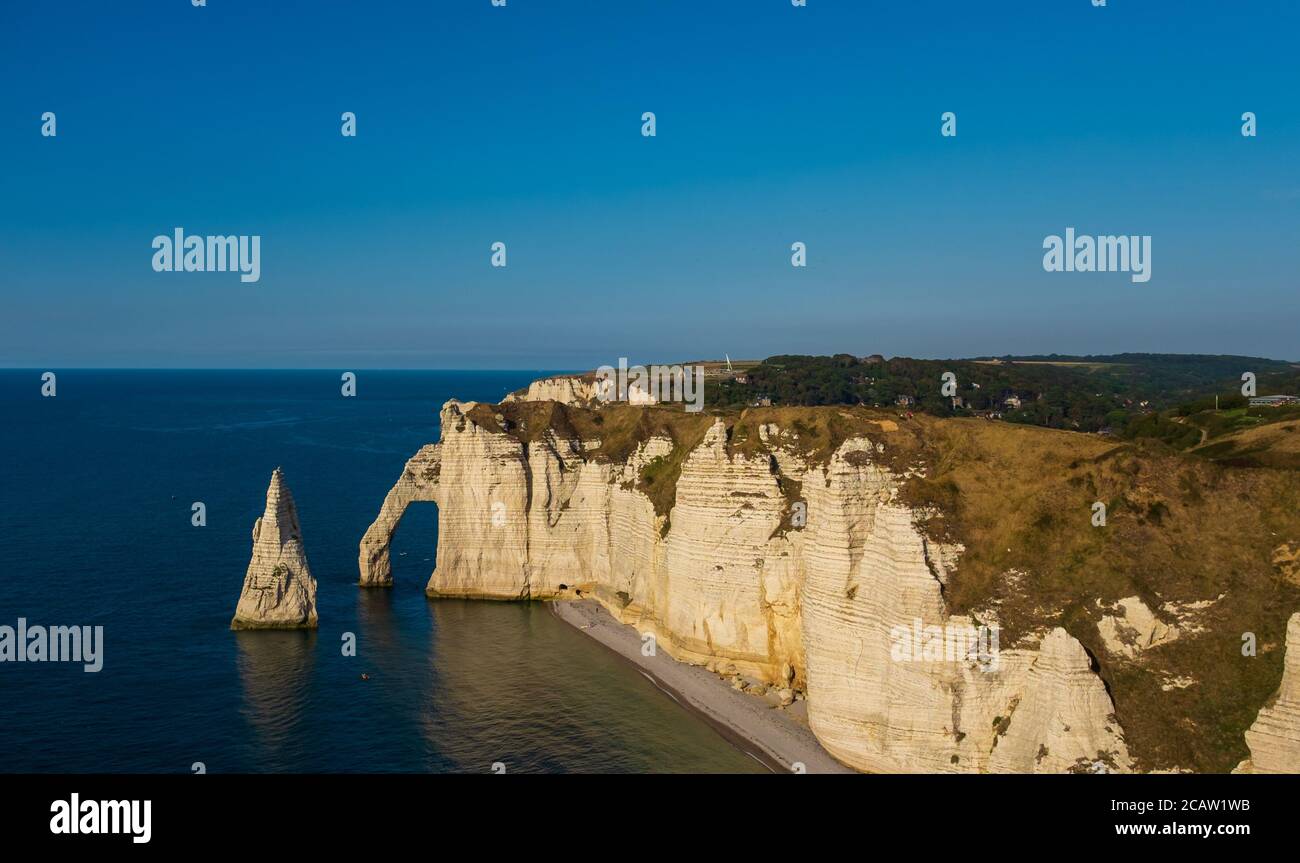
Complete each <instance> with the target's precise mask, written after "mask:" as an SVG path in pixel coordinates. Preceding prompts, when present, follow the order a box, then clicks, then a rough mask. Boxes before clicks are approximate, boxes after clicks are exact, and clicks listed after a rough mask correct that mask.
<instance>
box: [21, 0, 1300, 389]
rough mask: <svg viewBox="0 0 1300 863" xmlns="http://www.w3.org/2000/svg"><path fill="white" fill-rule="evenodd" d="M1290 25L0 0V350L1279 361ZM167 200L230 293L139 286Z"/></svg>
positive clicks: (448, 362)
mask: <svg viewBox="0 0 1300 863" xmlns="http://www.w3.org/2000/svg"><path fill="white" fill-rule="evenodd" d="M1298 33H1300V4H1296V3H1293V2H1284V0H1276V2H1234V3H1225V2H1206V1H1205V0H1189V2H1177V3H1175V2H1154V0H1147V2H1137V0H1109V4H1108V6H1107V7H1105V8H1094V7H1093V6H1092V5H1091V2H1090V0H1033V2H1030V0H1024V2H1020V0H1013V2H998V3H977V2H957V0H949V2H927V0H912V2H907V3H897V2H883V0H881V2H876V0H853V2H850V0H808V6H807V7H806V8H794V7H792V6H791V5H790V4H789V2H788V0H745V2H740V0H680V2H678V0H657V2H651V0H617V2H615V0H607V2H597V0H588V2H578V0H573V2H564V0H509V2H508V5H507V7H505V8H494V7H492V6H491V4H490V2H489V0H443V2H388V3H386V2H368V3H343V2H275V3H270V2H236V0H209V4H208V6H207V7H206V8H193V7H192V6H191V5H190V3H189V2H188V0H168V2H143V0H135V2H131V3H103V2H84V3H83V2H67V3H62V2H61V3H33V4H18V3H8V4H6V5H5V10H4V12H3V20H0V75H2V76H3V81H4V86H3V87H0V165H3V168H2V169H0V286H2V287H0V365H8V366H22V367H60V366H61V367H69V366H107V367H123V366H138V367H191V366H193V367H223V368H227V367H228V368H234V367H254V368H260V367H268V368H272V367H273V368H307V367H322V368H340V367H341V368H353V367H356V368H404V367H430V368H585V367H594V366H596V365H600V364H602V363H607V362H610V363H612V362H616V361H617V358H618V357H619V356H627V357H630V358H631V359H632V362H651V361H658V360H674V359H675V360H681V359H691V358H700V357H714V356H721V355H722V354H723V353H729V354H730V355H731V356H732V357H733V358H734V357H762V356H768V355H771V354H775V353H833V352H840V351H843V352H850V353H856V354H868V353H883V354H885V355H904V356H917V357H960V356H974V355H984V354H1004V353H1039V352H1052V351H1056V352H1061V353H1107V352H1115V351H1126V350H1133V351H1173V352H1197V353H1238V354H1253V355H1265V356H1271V357H1277V358H1289V359H1297V358H1300V349H1297V338H1296V329H1297V321H1300V292H1298V291H1297V280H1298V275H1297V274H1300V64H1298V63H1297V62H1296V60H1295V48H1294V42H1295V38H1296V35H1297V34H1298ZM45 111H53V112H55V113H56V115H57V118H58V119H57V123H58V135H57V137H55V138H47V137H42V136H41V135H40V125H41V123H40V117H41V114H42V112H45ZM344 111H353V112H355V113H356V115H357V118H358V134H357V136H356V137H355V138H345V137H343V136H341V135H340V134H339V125H340V121H339V117H340V114H341V113H342V112H344ZM643 111H653V112H655V113H656V116H657V120H658V134H657V136H656V137H654V138H645V137H642V136H641V134H640V129H641V120H640V117H641V114H642V112H643ZM944 111H953V112H955V113H956V114H957V123H958V125H957V130H958V135H957V137H956V138H943V137H941V136H940V134H939V128H940V115H941V114H942V113H943V112H944ZM1244 111H1253V112H1255V113H1256V115H1257V116H1258V123H1259V134H1258V136H1257V137H1255V138H1245V137H1243V136H1242V135H1241V134H1240V127H1241V120H1240V117H1241V114H1242V113H1243V112H1244ZM177 226H183V227H184V228H185V229H186V230H187V231H188V232H191V233H196V234H258V235H260V236H261V237H262V261H261V266H262V277H261V280H260V281H259V282H257V283H253V284H244V283H241V282H240V281H239V278H238V276H237V275H234V274H230V273H155V272H154V271H153V270H152V268H151V265H150V264H151V260H152V254H153V253H152V249H151V245H150V244H151V242H152V239H153V237H154V236H155V235H158V234H169V233H170V232H171V231H172V229H173V228H175V227H177ZM1068 226H1073V227H1075V228H1076V229H1077V230H1078V231H1079V232H1080V233H1092V234H1120V233H1123V234H1149V235H1151V236H1152V247H1153V249H1152V252H1153V267H1152V278H1151V280H1150V281H1149V282H1147V283H1145V284H1134V283H1132V282H1131V281H1130V279H1129V277H1128V275H1126V274H1123V273H1091V274H1089V273H1047V272H1044V270H1043V267H1042V255H1043V251H1042V243H1043V239H1044V237H1045V236H1047V235H1049V234H1061V233H1063V232H1064V230H1065V228H1066V227H1068ZM498 240H499V241H503V242H505V243H506V244H507V248H508V255H509V258H508V260H509V265H508V266H507V267H506V268H504V269H494V268H492V267H491V266H490V265H489V257H490V251H489V248H490V246H491V244H492V243H493V242H495V241H498ZM796 240H798V241H802V242H805V243H807V245H808V255H809V265H808V267H807V268H806V269H795V268H793V267H791V266H790V260H789V258H790V244H791V243H792V242H794V241H796Z"/></svg>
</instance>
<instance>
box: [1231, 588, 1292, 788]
mask: <svg viewBox="0 0 1300 863" xmlns="http://www.w3.org/2000/svg"><path fill="white" fill-rule="evenodd" d="M1246 745H1247V746H1249V747H1250V758H1248V759H1246V760H1245V761H1243V762H1242V763H1241V764H1240V765H1238V766H1237V769H1236V770H1235V771H1233V772H1235V773H1300V613H1297V614H1293V615H1291V619H1290V620H1289V621H1288V622H1287V627H1286V664H1285V667H1284V670H1283V672H1282V685H1281V686H1279V687H1278V691H1277V695H1276V697H1275V698H1274V699H1273V701H1272V703H1271V704H1267V705H1265V706H1264V707H1263V709H1261V710H1260V711H1259V716H1258V717H1256V719H1255V724H1254V725H1252V726H1250V730H1248V731H1247V732H1246Z"/></svg>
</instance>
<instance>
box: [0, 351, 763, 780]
mask: <svg viewBox="0 0 1300 863" xmlns="http://www.w3.org/2000/svg"><path fill="white" fill-rule="evenodd" d="M55 371H56V372H57V373H58V395H57V396H56V397H55V398H42V397H41V396H40V371H39V370H38V371H17V372H15V371H0V405H3V411H0V416H2V418H3V422H0V624H3V625H8V626H15V625H16V623H17V620H18V618H19V617H25V618H26V619H27V621H28V623H29V624H41V625H91V626H93V625H100V626H103V627H104V642H105V644H104V650H103V653H104V666H103V670H102V671H100V672H99V673H97V674H88V673H85V672H83V671H82V667H81V665H79V664H56V663H37V664H32V663H13V662H4V663H0V771H4V772H24V771H41V772H44V771H68V772H93V771H110V772H111V771H129V772H181V773H187V772H190V771H191V766H192V765H193V764H194V762H203V764H204V765H205V766H206V769H207V771H208V772H209V773H219V772H220V773H230V772H264V771H291V772H383V771H403V772H418V771H468V772H479V773H486V772H490V770H491V765H492V763H493V762H498V761H499V762H503V763H504V764H505V765H506V769H507V771H509V772H529V771H572V772H582V771H650V772H695V771H698V772H720V771H727V772H742V771H743V772H762V768H761V767H760V766H759V765H758V764H757V763H756V762H755V761H753V760H752V759H751V758H750V757H749V756H746V755H744V754H742V753H741V752H739V751H738V750H736V749H734V748H733V747H731V746H730V745H729V744H728V743H727V742H726V741H724V740H723V739H722V738H721V737H720V736H718V735H717V734H716V733H715V732H714V731H713V730H712V729H711V728H710V727H708V726H707V725H706V724H705V723H703V722H702V721H700V720H698V719H697V718H696V717H694V716H692V715H691V714H689V713H687V712H686V711H684V710H683V709H681V708H680V707H678V706H677V705H676V704H675V703H674V702H673V701H672V700H671V699H669V698H668V697H667V696H665V695H663V694H662V693H660V692H659V691H658V690H657V689H656V688H655V687H654V686H653V685H652V684H651V683H650V682H649V681H647V680H646V679H645V678H643V677H642V676H641V675H640V674H639V673H638V672H637V671H635V670H634V669H633V668H631V667H630V666H628V665H626V664H625V663H623V662H622V661H621V660H619V659H618V658H617V657H615V656H613V655H612V654H611V653H609V652H608V651H606V650H605V648H603V647H601V646H600V645H598V644H596V643H595V642H593V641H591V640H590V639H588V638H587V637H586V636H584V635H582V634H581V633H579V632H576V631H574V630H573V629H571V628H570V627H568V626H567V625H566V624H563V623H561V622H560V621H558V620H556V619H555V618H554V617H552V616H551V614H550V612H549V611H548V610H547V609H546V608H545V607H544V606H542V605H540V604H535V603H534V604H521V603H493V602H461V601H438V602H431V601H429V600H427V599H426V598H425V596H424V593H423V588H424V584H425V582H426V581H427V580H428V577H429V573H430V571H431V570H432V569H433V558H434V548H435V543H436V539H437V537H436V508H435V506H434V505H433V504H416V505H413V506H412V508H411V509H410V510H409V511H408V512H407V515H406V518H405V519H404V520H403V522H402V525H401V527H400V528H399V530H398V532H397V536H396V538H395V540H394V543H393V574H394V580H395V587H393V588H392V589H391V590H364V591H363V590H360V589H359V588H357V587H356V581H357V543H358V541H359V540H360V538H361V535H362V533H363V532H364V531H365V529H366V527H367V526H368V525H369V523H370V521H371V520H372V519H373V518H374V516H375V513H376V512H377V511H378V508H379V504H380V502H381V501H382V500H383V497H384V494H385V493H386V492H387V490H388V488H389V486H390V485H391V484H392V483H393V482H394V481H395V480H396V478H397V477H398V475H399V474H400V473H401V470H402V466H403V464H404V463H405V461H406V459H407V458H408V457H409V456H410V455H411V454H412V453H414V452H415V451H416V449H418V448H419V446H420V445H422V444H424V443H429V442H432V441H436V440H437V438H438V428H437V423H438V414H437V410H438V407H439V406H441V404H442V403H443V401H445V400H446V399H448V398H452V397H455V398H461V399H477V400H490V401H496V400H498V399H499V398H500V397H501V396H502V395H504V394H505V393H506V392H508V391H510V390H513V389H517V388H519V387H521V386H523V385H524V384H526V383H527V382H528V381H529V380H531V379H532V378H534V377H536V376H537V373H536V372H525V371H520V372H373V371H362V372H359V373H358V387H357V396H356V397H355V398H343V397H342V396H341V395H340V392H339V387H340V380H339V375H340V372H328V371H321V372H242V371H240V372H226V371H222V372H204V371H174V372H167V371H162V372H159V371H123V372H104V371H67V370H65V371H59V370H57V369H56V370H55ZM277 465H278V466H282V467H283V468H284V472H285V477H286V479H287V480H288V483H289V486H290V488H291V489H292V490H293V494H294V497H295V499H296V501H297V504H298V512H299V517H300V520H301V523H302V530H303V537H304V541H305V544H306V548H307V556H308V559H309V560H310V562H311V565H312V571H313V573H314V574H315V577H316V580H317V582H318V585H319V590H318V610H319V614H320V621H321V625H320V630H319V631H318V632H316V633H274V632H272V633H266V632H251V633H233V632H230V631H229V628H228V627H229V624H230V617H231V615H232V613H233V612H234V608H235V601H236V599H237V598H238V596H239V590H240V586H241V585H242V583H243V577H244V569H245V567H246V566H247V565H248V558H249V553H250V550H251V542H252V539H251V531H252V526H253V521H254V519H256V518H257V517H258V516H259V515H260V514H261V512H262V508H263V505H264V502H265V494H266V486H267V482H268V481H269V479H270V475H271V471H272V469H274V468H275V467H276V466H277ZM195 501H203V502H204V503H205V504H206V505H207V517H208V524H207V526H206V527H192V526H191V524H190V516H191V512H190V506H191V504H192V503H193V502H195ZM344 632H353V633H355V634H356V637H357V646H358V655H357V656H355V657H344V656H342V652H341V650H340V646H341V643H342V642H341V638H342V634H343V633H344ZM363 673H365V674H368V675H369V678H370V679H369V680H362V679H361V675H362V674H363Z"/></svg>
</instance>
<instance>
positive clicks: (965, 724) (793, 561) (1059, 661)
mask: <svg viewBox="0 0 1300 863" xmlns="http://www.w3.org/2000/svg"><path fill="white" fill-rule="evenodd" d="M472 407H473V406H472V405H471V404H461V403H459V402H455V401H451V402H448V403H447V404H446V405H444V406H443V409H442V415H441V421H442V439H441V442H440V443H438V444H435V445H430V446H426V447H424V448H423V449H421V450H420V452H419V453H417V454H416V455H415V456H414V457H413V458H412V459H411V460H410V462H408V464H407V467H406V469H405V470H404V471H403V473H402V475H401V477H400V478H399V479H398V481H397V484H396V485H395V486H394V487H393V489H392V490H391V491H390V492H389V493H388V496H387V498H386V499H385V500H384V503H383V507H382V509H381V511H380V514H379V517H378V519H377V520H376V521H375V523H374V524H373V525H372V526H371V528H370V530H368V531H367V533H366V536H365V539H364V540H363V541H362V544H361V553H360V568H361V578H360V582H361V584H363V585H384V584H389V583H391V580H392V575H391V570H390V567H389V561H388V543H389V540H390V539H391V536H392V532H393V530H394V528H395V527H396V525H397V523H398V521H399V520H400V518H401V516H402V513H403V512H404V510H405V508H406V506H407V505H408V504H409V503H410V502H411V501H415V500H431V501H435V502H436V503H437V505H438V548H437V562H436V568H435V570H434V572H433V574H432V576H431V578H430V579H429V582H428V586H427V588H426V590H427V592H428V593H429V595H430V596H434V597H477V598H490V599H520V598H531V599H553V598H574V597H575V596H577V595H578V594H579V592H581V595H582V596H585V597H591V598H594V599H596V600H597V601H599V602H600V603H602V604H603V605H604V606H605V607H606V608H608V609H609V610H610V611H611V612H612V613H613V614H614V615H615V616H616V617H617V618H619V619H621V620H622V621H624V622H625V623H629V624H634V625H635V626H636V627H637V628H638V629H639V630H640V631H641V632H643V633H647V632H653V633H655V635H656V638H657V642H658V645H659V647H661V648H662V649H665V650H667V651H668V652H669V653H670V654H671V655H672V656H674V657H675V658H677V659H680V660H684V661H690V662H695V663H699V664H708V665H711V666H712V665H716V664H720V663H724V662H725V663H726V664H734V665H735V666H737V667H738V668H739V669H742V670H743V671H745V672H746V673H748V674H751V675H754V676H756V677H759V678H761V679H763V680H765V681H767V682H772V683H775V682H778V681H780V682H781V683H782V685H785V677H786V675H787V674H789V673H790V670H791V669H792V670H793V677H794V684H795V686H796V687H797V688H800V689H802V690H804V691H805V692H806V695H807V702H808V719H809V724H810V726H811V728H812V731H813V733H814V734H815V735H816V736H817V738H818V739H819V740H820V741H821V743H822V745H823V746H824V747H825V748H826V749H827V750H828V751H829V752H830V753H831V754H832V755H834V756H835V757H836V758H838V759H840V760H841V761H843V762H844V763H845V764H848V765H850V766H852V767H855V768H858V769H860V770H865V771H871V772H902V771H907V772H1060V771H1086V772H1100V771H1103V770H1104V771H1125V770H1128V769H1130V767H1131V760H1130V757H1129V753H1128V750H1127V748H1126V746H1125V743H1124V737H1123V731H1122V729H1121V728H1120V727H1119V725H1118V723H1117V722H1116V720H1115V717H1114V715H1113V706H1112V703H1111V699H1110V696H1109V694H1108V693H1107V692H1106V689H1105V686H1104V685H1103V683H1102V681H1101V679H1100V678H1099V677H1098V676H1097V674H1096V673H1095V672H1094V670H1093V664H1092V661H1091V659H1090V657H1089V656H1088V654H1087V652H1086V651H1085V650H1084V648H1083V647H1082V646H1081V645H1080V644H1079V642H1078V641H1076V640H1075V639H1074V638H1073V637H1072V636H1070V635H1069V634H1067V633H1066V632H1065V630H1063V629H1054V630H1051V631H1049V632H1046V633H1043V634H1042V637H1041V640H1040V642H1039V643H1036V644H1034V643H1029V645H1028V646H1024V645H1021V646H1018V647H1016V648H1015V649H1003V650H1001V652H1000V657H999V661H998V663H997V667H996V668H995V669H988V670H986V668H985V667H983V666H981V665H980V664H979V663H977V662H975V661H974V660H971V659H964V658H962V659H946V660H945V659H942V658H940V659H925V658H920V657H917V658H916V659H915V660H914V661H900V660H898V659H896V658H894V656H893V655H892V654H891V646H892V645H893V641H892V639H891V632H892V631H893V630H894V628H895V627H899V626H904V627H906V626H911V625H912V624H913V622H914V621H916V620H920V621H922V622H923V623H924V625H926V626H931V625H935V626H945V625H951V624H963V623H979V622H983V623H988V622H990V621H971V620H969V619H967V618H956V617H952V616H950V615H949V613H948V611H947V608H946V606H945V601H944V598H943V594H942V583H941V580H940V579H941V578H943V577H945V576H944V573H945V567H947V566H950V565H951V563H952V561H953V560H954V559H955V558H956V556H957V555H958V552H959V549H954V548H948V547H939V546H938V545H937V544H936V543H934V542H933V541H931V540H929V539H927V537H926V536H925V535H924V534H923V533H922V531H921V530H920V529H919V528H918V527H917V525H916V522H917V517H918V514H917V513H916V512H914V511H913V510H912V509H911V508H910V507H909V506H907V505H905V504H904V503H902V502H901V500H900V497H899V492H900V486H901V484H902V482H903V478H902V477H901V476H899V475H897V474H895V473H894V472H893V471H892V470H891V469H890V468H889V467H888V466H887V463H886V461H885V459H884V457H883V456H884V445H883V444H877V443H872V441H870V440H868V439H867V438H866V437H856V438H851V439H849V440H847V441H845V442H844V443H843V444H841V445H840V446H839V447H838V448H837V449H836V450H835V451H834V452H833V454H831V455H830V457H829V459H823V460H822V461H821V462H818V463H814V462H812V461H810V460H809V459H808V458H807V457H805V456H802V455H800V454H799V452H798V450H797V448H796V447H795V446H793V445H791V444H792V432H791V430H788V429H787V430H783V429H779V428H777V427H776V426H775V425H770V424H769V425H765V426H763V429H762V432H763V433H762V438H763V441H764V447H763V449H762V450H761V451H760V452H759V453H758V454H757V455H754V456H752V457H746V456H745V455H744V454H743V453H741V452H739V451H737V452H732V451H730V450H729V448H728V445H727V441H728V428H727V426H726V425H725V424H724V423H723V422H722V421H717V422H716V423H715V424H714V425H713V426H712V427H711V428H710V429H708V431H707V433H706V434H705V435H704V437H703V440H702V441H701V442H700V443H699V445H698V446H696V447H694V449H692V450H691V451H690V452H689V453H688V454H687V455H685V457H684V460H683V461H682V465H681V473H680V478H679V479H678V480H677V483H676V497H675V502H674V504H673V506H672V508H671V510H670V511H669V512H667V513H664V514H657V513H656V511H655V506H654V504H653V503H652V501H651V499H650V498H649V497H648V496H647V495H646V494H645V493H643V492H642V491H641V490H640V488H639V487H638V480H639V478H640V477H641V475H642V468H643V467H644V466H645V465H647V464H649V463H651V462H653V461H654V459H656V458H658V457H660V456H664V455H667V454H669V453H670V452H671V451H672V448H673V444H672V441H671V440H669V439H668V438H666V437H654V436H651V437H649V438H648V439H646V440H643V441H642V442H641V443H640V444H639V445H638V447H637V448H636V450H635V452H633V453H632V454H631V455H630V456H629V457H628V458H626V459H624V460H602V459H601V458H598V457H593V456H592V455H591V452H592V451H593V450H594V449H595V448H596V447H597V446H598V445H597V444H596V443H595V442H594V441H593V440H590V439H588V440H582V439H578V438H577V437H573V436H566V435H564V434H557V433H556V432H555V431H554V430H552V429H547V430H546V431H545V432H544V433H542V434H536V431H537V430H534V434H533V436H532V438H531V439H528V438H525V439H520V437H519V436H515V435H511V434H509V433H507V432H506V431H500V430H497V429H496V428H495V427H489V424H486V423H484V424H480V423H479V422H476V421H475V420H474V419H473V418H471V416H469V413H470V411H471V409H472ZM884 425H885V424H882V428H883V426H884ZM889 425H892V423H889ZM783 481H784V482H785V483H786V486H785V487H784V488H783V485H782V482H783ZM791 483H801V484H802V485H801V492H800V494H799V499H800V500H801V501H802V502H803V503H804V504H805V505H806V521H805V520H804V519H800V520H799V523H792V522H791V519H790V514H791V504H792V499H791V496H790V494H789V488H790V484H791ZM250 572H251V570H250Z"/></svg>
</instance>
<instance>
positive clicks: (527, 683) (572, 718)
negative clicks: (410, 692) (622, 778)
mask: <svg viewBox="0 0 1300 863" xmlns="http://www.w3.org/2000/svg"><path fill="white" fill-rule="evenodd" d="M429 616H430V619H431V621H432V633H431V636H430V645H429V651H428V654H429V656H430V657H431V662H432V664H433V667H432V668H431V669H430V675H431V678H433V679H434V680H436V684H435V685H434V686H433V687H432V691H434V692H436V693H437V697H436V698H433V699H431V700H430V701H429V703H427V704H425V705H424V707H423V713H422V720H421V723H422V727H423V730H424V734H425V736H426V739H427V740H428V741H429V744H430V746H431V747H433V748H435V749H437V750H438V751H439V752H441V753H443V755H444V756H445V757H446V758H448V759H449V760H450V761H451V762H452V763H453V764H454V769H458V770H465V771H479V772H485V771H487V770H489V769H490V766H491V764H492V763H493V762H495V761H500V762H503V763H504V764H505V765H506V769H507V770H508V771H509V772H537V771H545V772H570V771H600V772H763V768H762V767H761V765H759V764H757V763H756V762H754V761H753V760H752V759H750V758H749V757H748V756H746V755H744V754H743V753H741V752H739V751H738V750H736V749H733V748H732V747H730V746H729V745H728V744H726V743H725V742H724V741H723V740H722V739H721V738H720V737H719V736H718V735H717V734H716V733H715V732H714V731H713V730H712V729H711V728H709V727H708V726H707V725H706V724H704V723H703V722H701V721H699V720H697V719H695V718H693V717H691V716H689V715H688V714H686V713H685V712H684V711H683V709H682V708H681V707H679V706H678V705H677V704H675V703H674V702H673V701H672V700H670V699H669V698H667V697H666V696H664V694H663V693H661V692H659V691H658V690H657V689H656V688H655V687H654V686H653V684H651V683H650V682H649V681H648V680H646V679H645V678H643V677H642V676H641V675H639V674H638V673H637V672H636V671H635V669H633V668H632V667H631V666H630V665H628V664H627V663H626V662H624V661H623V660H622V659H620V658H619V657H617V656H615V655H614V654H613V653H611V652H609V651H607V650H606V649H605V648H604V647H601V646H600V645H598V644H595V643H594V642H593V641H592V640H591V639H590V638H589V637H588V636H586V635H583V634H582V633H580V632H578V631H577V630H575V629H573V628H572V627H570V626H569V625H568V624H566V623H563V622H562V621H560V620H558V619H557V618H556V617H555V616H554V615H553V614H552V613H551V611H550V610H549V608H547V607H546V606H545V605H544V604H542V603H518V602H509V603H501V602H475V601H461V600H439V601H436V602H430V603H429Z"/></svg>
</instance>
